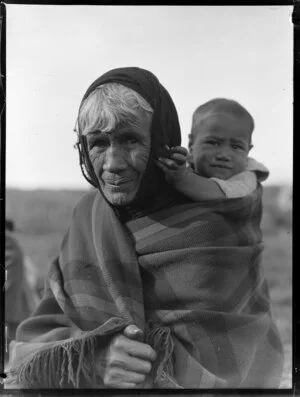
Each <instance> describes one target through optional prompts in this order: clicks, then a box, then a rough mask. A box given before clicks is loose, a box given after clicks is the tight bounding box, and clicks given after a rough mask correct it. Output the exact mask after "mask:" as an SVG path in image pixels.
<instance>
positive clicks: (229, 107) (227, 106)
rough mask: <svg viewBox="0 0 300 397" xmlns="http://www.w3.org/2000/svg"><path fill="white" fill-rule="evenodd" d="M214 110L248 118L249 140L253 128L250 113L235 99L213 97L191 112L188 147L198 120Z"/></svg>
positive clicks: (192, 141) (192, 140)
mask: <svg viewBox="0 0 300 397" xmlns="http://www.w3.org/2000/svg"><path fill="white" fill-rule="evenodd" d="M214 112H223V113H229V114H232V115H233V116H235V117H246V118H248V120H249V124H250V129H249V137H250V142H251V136H252V132H253V130H254V120H253V117H252V116H251V114H250V113H249V112H248V111H247V110H246V109H245V108H244V107H243V106H242V105H241V104H239V103H238V102H237V101H234V100H232V99H226V98H214V99H211V100H210V101H208V102H205V103H204V104H203V105H200V106H199V107H197V109H196V110H195V111H194V113H193V118H192V128H191V133H190V134H189V136H188V138H189V143H188V145H189V149H191V146H192V145H193V143H194V136H195V134H196V133H197V129H196V127H197V125H198V124H199V122H200V121H201V120H203V119H204V118H205V117H206V116H208V115H209V114H212V113H214Z"/></svg>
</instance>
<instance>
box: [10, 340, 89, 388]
mask: <svg viewBox="0 0 300 397" xmlns="http://www.w3.org/2000/svg"><path fill="white" fill-rule="evenodd" d="M95 346H96V336H95V335H94V336H90V337H87V338H82V339H78V340H73V341H70V342H66V343H62V344H60V345H56V346H54V347H50V348H48V349H45V350H43V351H39V352H37V353H36V354H35V355H34V356H33V357H32V358H31V359H30V360H29V361H27V362H25V363H22V364H20V365H19V366H18V367H16V368H11V369H10V370H9V374H8V377H9V378H11V380H12V381H13V382H16V383H17V384H18V385H21V387H22V388H31V387H32V386H34V387H35V388H36V387H39V386H40V387H43V388H44V387H45V385H47V386H46V387H48V388H63V387H66V383H67V384H68V385H70V384H72V385H73V387H76V388H79V384H80V380H81V379H82V378H83V379H84V380H85V383H86V385H90V386H89V387H91V388H92V387H95V386H96V373H95V366H94V351H95ZM81 376H82V378H81ZM86 385H85V386H86Z"/></svg>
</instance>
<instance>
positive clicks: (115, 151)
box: [103, 144, 127, 173]
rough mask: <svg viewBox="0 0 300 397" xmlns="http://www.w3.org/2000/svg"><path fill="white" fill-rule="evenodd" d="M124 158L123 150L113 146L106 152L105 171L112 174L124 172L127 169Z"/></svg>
mask: <svg viewBox="0 0 300 397" xmlns="http://www.w3.org/2000/svg"><path fill="white" fill-rule="evenodd" d="M124 156H125V154H124V151H123V150H122V148H120V147H118V145H114V144H112V145H111V146H109V147H108V148H107V150H106V152H105V159H104V164H103V169H104V170H105V171H108V172H112V173H117V172H120V171H124V170H125V169H126V167H127V161H126V158H125V157H124Z"/></svg>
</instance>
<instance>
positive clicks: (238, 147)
mask: <svg viewBox="0 0 300 397" xmlns="http://www.w3.org/2000/svg"><path fill="white" fill-rule="evenodd" d="M231 146H232V148H233V149H235V150H244V147H243V146H241V145H236V144H233V145H231Z"/></svg>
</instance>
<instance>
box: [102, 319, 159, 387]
mask: <svg viewBox="0 0 300 397" xmlns="http://www.w3.org/2000/svg"><path fill="white" fill-rule="evenodd" d="M141 336H142V332H141V331H140V330H139V329H138V328H137V327H136V326H135V325H129V326H127V327H126V328H125V330H124V333H123V335H117V336H115V337H114V338H113V339H112V341H111V343H110V345H109V347H108V349H107V353H106V358H105V362H104V371H103V369H102V371H101V372H102V373H103V383H104V386H106V387H109V388H118V389H129V388H145V387H149V382H148V380H146V376H147V375H148V374H149V373H150V371H151V368H152V362H153V361H154V360H155V358H156V353H155V351H154V350H153V349H152V347H151V346H149V345H147V344H145V343H142V342H140V341H138V340H136V339H141ZM99 361H100V360H99ZM98 365H99V364H98Z"/></svg>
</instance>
